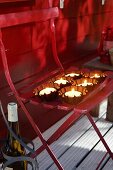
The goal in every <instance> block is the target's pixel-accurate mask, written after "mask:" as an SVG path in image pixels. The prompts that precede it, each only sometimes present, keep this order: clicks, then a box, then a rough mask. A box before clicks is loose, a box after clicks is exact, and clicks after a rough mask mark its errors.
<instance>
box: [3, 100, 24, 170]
mask: <svg viewBox="0 0 113 170" xmlns="http://www.w3.org/2000/svg"><path fill="white" fill-rule="evenodd" d="M8 122H9V125H10V127H11V128H12V130H13V131H14V132H15V134H16V135H17V136H18V137H20V132H19V122H18V112H17V104H16V103H9V104H8ZM3 153H4V154H5V155H7V156H11V157H17V156H24V155H25V149H24V148H23V147H22V145H21V144H20V143H19V142H18V141H17V140H16V139H15V138H14V137H13V136H12V134H11V133H10V132H9V133H8V137H7V141H6V143H5V145H4V147H3ZM5 161H6V160H5V159H4V163H5ZM5 170H27V163H26V161H18V162H15V163H13V164H10V165H8V167H6V168H5Z"/></svg>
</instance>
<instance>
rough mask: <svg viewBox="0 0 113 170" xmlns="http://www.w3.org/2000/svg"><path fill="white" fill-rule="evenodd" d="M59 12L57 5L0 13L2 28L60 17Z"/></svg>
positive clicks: (0, 25) (0, 26)
mask: <svg viewBox="0 0 113 170" xmlns="http://www.w3.org/2000/svg"><path fill="white" fill-rule="evenodd" d="M58 15H59V12H58V8H57V7H53V8H48V9H41V10H29V11H25V12H17V13H9V14H2V15H0V28H5V27H10V26H15V25H20V24H25V23H30V22H41V21H47V20H49V19H54V18H56V17H58Z"/></svg>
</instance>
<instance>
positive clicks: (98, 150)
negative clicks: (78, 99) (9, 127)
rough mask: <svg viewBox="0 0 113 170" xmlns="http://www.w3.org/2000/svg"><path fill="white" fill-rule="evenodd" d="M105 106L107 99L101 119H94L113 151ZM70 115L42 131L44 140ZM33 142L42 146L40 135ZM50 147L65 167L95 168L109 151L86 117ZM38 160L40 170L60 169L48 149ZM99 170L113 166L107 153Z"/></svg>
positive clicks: (67, 169) (112, 133)
mask: <svg viewBox="0 0 113 170" xmlns="http://www.w3.org/2000/svg"><path fill="white" fill-rule="evenodd" d="M106 106H107V102H106V100H105V101H104V102H102V104H101V109H100V115H99V118H94V121H95V123H96V125H97V126H98V128H99V129H100V132H101V133H102V135H103V136H104V138H105V139H106V141H107V143H108V144H109V146H110V148H111V150H112V151H113V128H112V126H113V124H112V123H111V122H108V121H106V120H105V117H106ZM71 114H72V113H69V114H68V115H66V116H65V117H64V118H63V119H61V120H60V121H59V122H57V123H56V124H55V125H53V126H52V127H51V128H49V129H48V130H47V131H45V132H44V133H43V135H44V137H45V139H48V138H49V136H51V134H52V133H53V132H54V131H55V129H57V128H58V126H60V124H62V122H63V121H64V120H66V119H67V117H68V116H69V115H71ZM33 142H34V144H35V148H38V147H39V146H41V142H40V140H39V139H38V138H36V139H34V140H33ZM50 148H51V149H52V151H53V152H54V154H55V155H56V157H57V158H58V160H59V161H60V163H61V164H62V166H63V167H64V169H65V170H96V167H97V165H98V163H99V161H101V159H102V157H103V156H104V154H105V153H106V149H105V147H104V146H103V144H102V143H101V142H100V140H99V137H98V135H97V134H96V132H95V131H94V129H93V127H92V126H91V124H90V122H89V121H88V119H87V117H86V116H83V117H82V118H80V119H79V120H78V121H77V122H75V123H74V124H73V126H71V127H70V128H69V129H68V130H67V131H66V132H65V133H64V134H63V135H62V136H61V137H60V138H59V139H58V140H57V141H55V142H54V143H53V144H51V145H50ZM106 160H107V161H106ZM37 161H38V163H39V170H57V167H56V165H55V164H54V163H53V160H52V159H51V157H50V156H49V154H48V153H47V152H46V151H45V150H44V151H43V152H42V153H41V154H39V155H38V156H37ZM104 163H105V165H104ZM103 165H104V167H103ZM100 169H104V170H112V169H113V161H112V160H111V159H109V155H107V157H106V159H105V160H104V162H103V164H102V166H101V167H100ZM29 170H30V167H29Z"/></svg>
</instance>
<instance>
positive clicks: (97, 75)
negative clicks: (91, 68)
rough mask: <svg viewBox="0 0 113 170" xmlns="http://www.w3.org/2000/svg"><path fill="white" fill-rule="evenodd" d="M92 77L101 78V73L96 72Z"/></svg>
mask: <svg viewBox="0 0 113 170" xmlns="http://www.w3.org/2000/svg"><path fill="white" fill-rule="evenodd" d="M90 78H100V75H99V74H97V73H96V74H94V75H93V76H91V77H90Z"/></svg>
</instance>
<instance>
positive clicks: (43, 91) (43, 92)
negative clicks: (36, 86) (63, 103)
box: [39, 87, 56, 96]
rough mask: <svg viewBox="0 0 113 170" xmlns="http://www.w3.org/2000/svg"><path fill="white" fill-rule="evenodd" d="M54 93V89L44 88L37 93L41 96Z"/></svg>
mask: <svg viewBox="0 0 113 170" xmlns="http://www.w3.org/2000/svg"><path fill="white" fill-rule="evenodd" d="M55 91H56V89H55V88H50V87H46V88H45V89H43V90H41V91H40V92H39V95H40V96H42V95H44V94H50V93H51V92H55Z"/></svg>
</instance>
